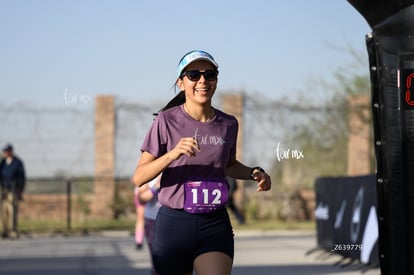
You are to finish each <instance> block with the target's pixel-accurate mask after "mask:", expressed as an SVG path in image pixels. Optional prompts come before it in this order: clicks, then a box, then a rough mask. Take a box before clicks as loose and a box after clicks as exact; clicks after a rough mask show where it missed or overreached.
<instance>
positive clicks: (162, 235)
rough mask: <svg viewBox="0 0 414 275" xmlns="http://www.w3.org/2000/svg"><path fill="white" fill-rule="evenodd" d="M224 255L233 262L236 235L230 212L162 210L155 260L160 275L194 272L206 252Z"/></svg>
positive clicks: (156, 234)
mask: <svg viewBox="0 0 414 275" xmlns="http://www.w3.org/2000/svg"><path fill="white" fill-rule="evenodd" d="M213 251H217V252H223V253H225V254H227V255H229V257H230V258H232V259H233V256H234V235H233V229H232V226H231V224H230V219H229V216H228V214H227V211H226V209H225V208H224V207H223V208H222V209H220V210H218V211H216V212H214V213H209V214H190V213H187V212H185V211H183V210H181V209H171V208H168V207H164V206H162V207H161V208H160V210H159V212H158V215H157V219H156V223H155V229H154V239H153V243H152V259H153V262H154V267H155V269H156V270H157V272H158V274H161V275H164V274H168V275H182V274H184V273H189V272H192V270H193V262H194V259H195V258H196V257H197V256H199V255H200V254H203V253H206V252H213Z"/></svg>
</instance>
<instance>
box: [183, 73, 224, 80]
mask: <svg viewBox="0 0 414 275" xmlns="http://www.w3.org/2000/svg"><path fill="white" fill-rule="evenodd" d="M217 75H218V71H216V70H205V71H204V72H201V71H198V70H190V71H184V72H183V73H182V74H181V78H183V77H184V76H187V77H188V79H189V80H191V81H198V80H199V79H200V78H201V76H204V79H205V80H207V81H216V80H217Z"/></svg>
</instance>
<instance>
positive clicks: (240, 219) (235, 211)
mask: <svg viewBox="0 0 414 275" xmlns="http://www.w3.org/2000/svg"><path fill="white" fill-rule="evenodd" d="M226 178H227V182H228V183H229V200H228V201H227V204H226V206H227V207H228V208H229V209H230V210H231V212H233V214H234V216H235V217H236V219H237V221H238V222H239V224H244V223H245V222H246V219H245V218H244V215H243V213H242V212H241V211H240V209H239V208H238V207H237V205H236V204H235V203H234V196H233V195H234V192H236V190H237V181H236V180H235V179H234V178H232V177H226Z"/></svg>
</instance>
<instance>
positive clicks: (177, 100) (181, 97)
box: [153, 91, 185, 116]
mask: <svg viewBox="0 0 414 275" xmlns="http://www.w3.org/2000/svg"><path fill="white" fill-rule="evenodd" d="M184 103H185V93H184V91H179V92H178V94H177V95H176V96H175V97H174V98H173V99H171V100H170V101H169V102H168V103H167V104H166V105H165V106H164V107H162V108H161V109H160V110H159V111H158V112H156V113H153V115H154V116H157V115H158V114H159V113H161V112H164V111H165V110H168V109H170V108H172V107H175V106H178V105H181V104H184Z"/></svg>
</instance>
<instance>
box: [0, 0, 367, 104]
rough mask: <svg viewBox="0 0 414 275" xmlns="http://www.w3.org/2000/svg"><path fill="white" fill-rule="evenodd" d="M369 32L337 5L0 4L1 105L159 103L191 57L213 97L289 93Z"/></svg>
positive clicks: (15, 0) (298, 0) (327, 73)
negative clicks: (208, 79) (200, 53)
mask: <svg viewBox="0 0 414 275" xmlns="http://www.w3.org/2000/svg"><path fill="white" fill-rule="evenodd" d="M370 31H371V29H370V27H369V26H368V24H367V23H366V21H365V19H364V18H363V17H362V16H361V15H360V14H359V13H358V12H357V11H356V10H355V9H354V8H353V7H352V6H351V5H350V4H349V3H348V2H347V1H345V0H340V1H339V0H338V1H334V0H313V1H309V0H289V1H279V0H273V1H271V0H268V1H264V0H258V1H246V0H241V1H236V0H229V1H219V0H211V1H159V0H158V1H150V0H142V1H141V0H136V1H126V0H121V1H115V0H86V1H80V0H59V1H55V0H25V1H24V0H0V40H1V43H0V91H1V94H2V99H1V102H2V103H3V104H16V103H17V102H25V103H30V104H35V105H41V106H48V107H60V106H64V105H65V104H66V103H67V102H65V100H67V97H66V98H65V95H66V96H67V95H70V96H72V97H73V96H78V97H77V99H78V100H79V99H80V98H83V99H85V100H86V99H92V100H93V98H94V97H95V96H96V95H97V94H115V95H116V96H117V97H118V98H120V99H121V100H126V101H134V102H146V101H158V100H162V101H168V100H169V99H170V98H171V97H172V96H173V95H174V91H173V89H171V87H172V85H173V83H174V81H175V77H176V65H177V63H178V61H179V59H180V58H181V56H182V55H183V54H184V53H186V52H188V51H189V50H192V49H204V50H207V51H208V52H210V53H211V54H212V55H213V56H214V57H215V59H216V61H217V62H218V63H219V65H220V68H219V70H220V76H219V77H220V79H219V88H218V91H232V92H234V91H239V90H243V91H244V92H246V93H259V94H264V95H266V96H268V97H271V98H278V97H282V96H286V95H294V92H295V91H297V90H301V89H305V87H304V86H306V85H307V83H309V80H310V79H312V78H315V77H324V78H327V79H329V78H330V77H331V75H332V72H333V71H334V70H335V69H336V68H338V67H339V66H340V65H341V64H345V63H346V62H348V60H349V59H350V56H349V55H348V54H347V53H346V52H340V51H338V50H335V49H334V47H342V46H343V47H346V46H347V45H351V46H352V47H353V48H355V49H356V50H357V51H359V52H362V53H364V54H366V47H365V35H366V34H367V33H369V32H370ZM333 46H334V47H333ZM367 72H368V68H367ZM311 89H312V88H311V87H308V88H306V90H310V92H312V91H311Z"/></svg>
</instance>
